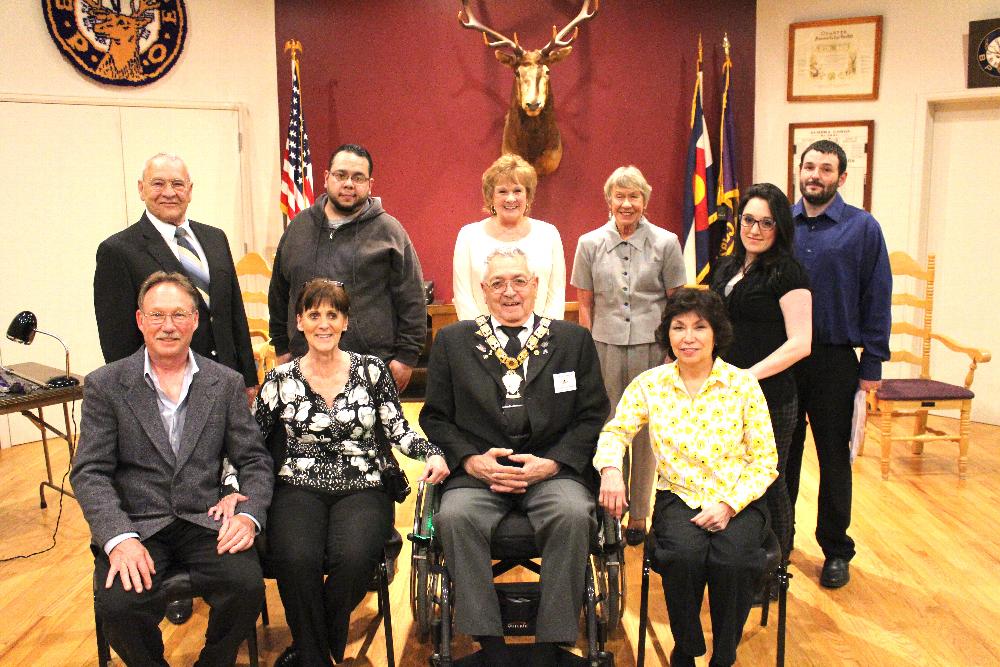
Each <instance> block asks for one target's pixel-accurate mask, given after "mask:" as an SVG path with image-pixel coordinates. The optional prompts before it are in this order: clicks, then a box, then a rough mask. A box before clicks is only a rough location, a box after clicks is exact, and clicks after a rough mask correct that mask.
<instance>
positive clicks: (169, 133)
mask: <svg viewBox="0 0 1000 667" xmlns="http://www.w3.org/2000/svg"><path fill="white" fill-rule="evenodd" d="M0 128H2V129H0V133H2V135H0V176H2V179H3V180H2V182H3V183H4V188H5V193H6V196H5V205H6V207H5V208H6V210H5V211H4V213H5V215H4V222H3V226H2V230H3V231H2V237H0V238H2V240H3V248H4V250H5V252H4V253H3V259H2V260H0V285H2V287H0V294H2V296H0V325H2V327H3V328H4V331H6V327H7V324H8V323H9V322H10V319H11V318H12V317H13V316H14V315H15V314H16V313H18V312H20V311H21V310H31V311H32V312H34V313H35V314H36V315H37V316H38V325H39V328H40V329H43V330H45V331H49V332H52V333H53V334H55V335H57V336H59V337H60V338H62V339H63V341H65V343H66V345H67V346H68V347H69V350H70V356H71V362H72V370H73V372H74V373H80V374H86V373H88V372H90V371H91V370H93V369H95V368H98V367H99V366H101V365H102V364H103V363H104V359H103V357H102V355H101V351H100V344H99V342H98V337H97V323H96V321H95V319H94V306H93V304H94V297H93V277H94V266H95V253H96V250H97V246H98V244H99V243H100V242H101V241H102V240H104V239H105V238H107V237H108V236H110V235H111V234H113V233H115V232H117V231H119V230H121V229H124V228H125V227H127V226H128V225H130V224H132V223H133V222H135V221H136V220H137V219H138V218H139V216H140V215H141V213H142V211H143V204H142V202H141V201H140V200H139V196H138V190H137V185H136V184H137V181H138V179H139V177H140V174H141V172H142V167H143V164H144V163H145V161H146V159H147V158H148V157H150V156H151V155H153V154H155V153H158V152H161V151H162V152H170V153H176V154H178V155H180V156H181V157H183V158H184V159H185V161H186V162H187V164H188V168H189V170H190V172H191V178H192V181H193V182H194V183H195V188H194V192H193V200H192V203H191V206H190V208H189V209H188V215H189V216H191V218H193V219H195V220H198V221H201V222H205V223H207V224H211V225H215V226H217V227H221V228H222V229H223V230H225V232H226V234H227V236H228V237H229V242H230V247H231V249H232V251H233V254H234V257H237V258H238V257H240V256H241V255H242V254H243V241H244V238H245V233H244V206H243V201H244V197H243V192H242V185H241V184H242V183H243V178H242V175H241V159H240V153H239V146H240V141H239V119H238V115H237V111H235V110H232V109H191V108H154V107H133V106H114V105H105V104H93V105H90V104H45V103H26V102H11V101H2V102H0ZM23 361H35V362H38V363H43V364H46V365H49V366H56V367H59V366H61V365H62V364H63V363H64V353H63V350H62V347H61V346H60V345H59V344H58V343H57V342H56V341H54V340H52V339H51V338H48V337H46V336H37V337H36V338H35V341H34V343H33V344H32V345H31V346H30V347H25V346H22V345H18V344H17V343H14V342H11V341H8V340H6V337H4V338H3V339H0V363H3V364H4V365H10V364H15V363H19V362H23ZM49 412H50V413H51V416H54V417H55V416H58V409H57V408H49ZM60 422H61V419H56V420H55V422H53V423H60ZM38 439H39V436H38V430H37V429H36V428H34V427H33V426H31V425H30V424H29V422H28V421H27V420H26V419H24V418H23V417H21V416H19V415H13V416H10V417H3V418H0V446H4V447H7V446H10V445H11V444H18V443H21V442H31V441H35V440H38Z"/></svg>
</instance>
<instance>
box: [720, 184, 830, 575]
mask: <svg viewBox="0 0 1000 667" xmlns="http://www.w3.org/2000/svg"><path fill="white" fill-rule="evenodd" d="M738 220H739V232H740V233H739V234H737V235H736V237H735V240H734V243H733V246H734V247H733V254H732V255H730V256H729V257H728V258H727V259H726V260H724V261H723V262H722V263H721V264H720V265H719V266H718V268H717V269H716V270H715V272H714V275H713V279H712V290H714V291H715V292H717V293H719V294H720V295H721V296H722V297H723V298H724V299H725V301H726V306H727V308H728V309H729V318H730V319H731V320H732V323H733V334H734V340H733V344H732V346H731V347H730V348H729V351H728V352H727V353H726V354H724V355H723V359H724V360H725V361H728V362H729V363H731V364H733V365H734V366H738V367H740V368H746V369H749V370H750V372H751V373H753V374H754V376H755V377H756V378H757V379H758V380H759V381H760V388H761V389H762V390H763V392H764V397H765V398H766V399H767V408H768V413H769V414H770V416H771V425H772V427H773V429H774V439H775V443H776V445H777V448H778V479H777V480H776V481H775V482H774V484H772V485H771V488H770V489H768V492H767V494H766V498H767V504H768V508H769V510H770V512H771V519H772V523H773V525H774V528H775V532H776V533H777V535H778V540H779V541H780V542H781V549H782V552H783V554H784V559H785V561H786V562H787V560H788V555H789V551H790V550H791V546H792V545H791V541H792V530H793V526H792V521H793V518H792V506H791V501H790V500H789V496H788V488H787V486H786V485H785V467H786V465H787V464H788V448H789V446H790V444H791V438H792V432H793V430H794V428H795V420H796V417H797V413H798V401H797V398H796V390H795V378H794V376H793V375H792V370H791V367H792V365H793V364H794V363H795V362H796V361H798V360H799V359H802V358H803V357H806V356H808V355H809V350H810V346H811V344H812V295H811V293H810V292H809V279H808V278H807V277H806V272H805V270H804V269H803V268H802V265H801V264H799V262H798V261H797V260H796V259H795V257H794V255H793V253H794V251H793V245H792V240H793V237H794V234H795V224H794V222H793V221H792V212H791V208H790V206H789V204H788V199H787V198H786V197H785V195H784V193H783V192H782V191H781V190H780V189H778V187H777V186H775V185H772V184H770V183H757V184H755V185H752V186H750V188H748V189H747V191H746V193H745V194H744V195H743V198H742V199H741V200H740V207H739V217H738Z"/></svg>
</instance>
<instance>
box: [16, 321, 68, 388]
mask: <svg viewBox="0 0 1000 667" xmlns="http://www.w3.org/2000/svg"><path fill="white" fill-rule="evenodd" d="M36 333H40V334H45V335H46V336H51V337H52V338H55V339H56V340H57V341H59V344H60V345H62V346H63V349H64V350H66V375H57V376H55V377H52V378H49V380H48V382H46V383H45V384H47V385H48V386H49V387H53V388H57V387H72V386H75V385H78V384H80V381H79V380H77V379H76V378H75V377H73V376H72V375H70V373H69V348H68V347H66V343H64V342H62V339H61V338H59V336H56V335H55V334H50V333H49V332H48V331H42V330H41V329H39V328H38V318H37V317H35V314H34V313H33V312H31V311H30V310H22V311H21V312H20V313H18V314H17V315H15V316H14V319H13V320H11V321H10V326H9V327H7V338H8V339H10V340H12V341H14V342H15V343H21V344H22V345H31V342H32V341H33V340H35V334H36Z"/></svg>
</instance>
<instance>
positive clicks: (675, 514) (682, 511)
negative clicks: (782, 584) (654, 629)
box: [653, 491, 769, 665]
mask: <svg viewBox="0 0 1000 667" xmlns="http://www.w3.org/2000/svg"><path fill="white" fill-rule="evenodd" d="M698 512H700V510H697V509H691V508H690V507H688V506H687V505H686V504H685V503H684V501H683V500H681V499H680V497H679V496H677V495H675V494H674V493H672V492H671V491H657V492H656V502H655V504H654V507H653V532H654V534H655V536H656V553H655V556H654V568H653V569H654V570H656V572H658V573H659V574H660V576H661V581H662V582H663V594H664V596H665V597H666V601H667V615H668V616H669V617H670V632H671V633H672V634H673V636H674V644H675V645H676V646H677V647H678V648H679V649H680V650H681V651H683V652H684V653H687V654H688V655H694V656H698V655H704V653H705V650H706V647H705V634H704V632H703V631H702V627H701V618H700V614H701V601H702V599H703V598H704V597H705V586H706V585H707V586H708V604H709V607H710V610H711V616H712V662H713V664H714V663H718V664H721V665H731V664H733V663H734V662H736V647H737V646H739V643H740V638H741V637H742V635H743V625H744V624H745V623H746V620H747V616H749V615H750V607H751V606H752V604H753V594H754V588H755V586H756V584H757V582H758V581H759V580H760V576H761V573H762V572H763V570H764V548H763V545H764V539H765V537H766V536H767V531H768V523H769V521H768V514H767V505H766V503H765V502H764V500H763V499H758V500H755V501H754V502H752V503H750V504H749V505H748V506H747V507H745V508H744V509H743V511H741V512H740V513H739V514H737V515H736V516H734V517H733V518H732V519H730V520H729V524H728V525H727V526H726V529H725V530H722V531H719V532H717V533H710V532H708V531H707V530H704V529H702V528H699V527H698V526H696V525H694V524H693V523H691V518H692V517H694V516H695V515H696V514H698Z"/></svg>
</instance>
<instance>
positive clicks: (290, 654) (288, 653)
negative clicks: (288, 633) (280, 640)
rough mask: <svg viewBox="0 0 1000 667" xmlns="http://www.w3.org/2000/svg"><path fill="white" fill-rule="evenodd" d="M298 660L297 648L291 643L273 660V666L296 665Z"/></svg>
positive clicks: (293, 666) (291, 666)
mask: <svg viewBox="0 0 1000 667" xmlns="http://www.w3.org/2000/svg"><path fill="white" fill-rule="evenodd" d="M299 662H300V661H299V650H298V649H297V648H295V644H292V645H291V646H289V647H288V648H286V649H285V650H284V651H282V653H281V655H279V656H278V659H277V660H275V661H274V667H296V666H297V665H298V664H299Z"/></svg>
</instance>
